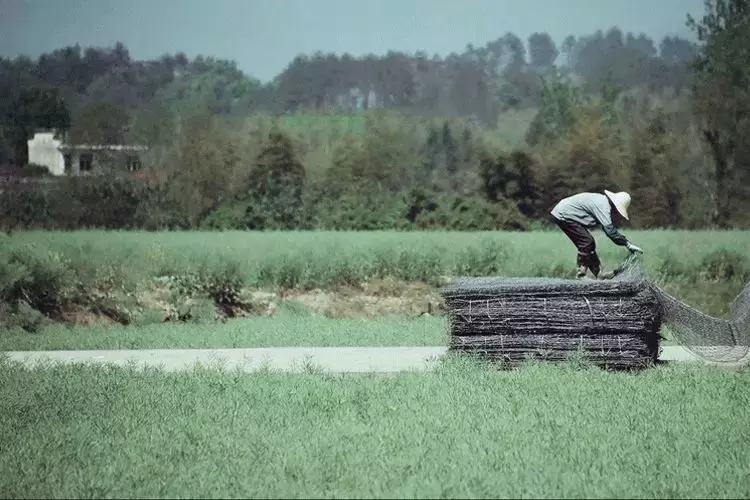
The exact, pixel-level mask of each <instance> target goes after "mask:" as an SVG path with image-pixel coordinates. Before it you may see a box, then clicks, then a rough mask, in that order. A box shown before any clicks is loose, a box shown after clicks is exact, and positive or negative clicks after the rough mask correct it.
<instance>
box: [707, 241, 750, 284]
mask: <svg viewBox="0 0 750 500" xmlns="http://www.w3.org/2000/svg"><path fill="white" fill-rule="evenodd" d="M700 268H701V274H702V275H703V277H704V278H706V279H709V280H716V281H728V280H731V279H740V280H742V281H747V280H748V278H750V272H748V270H747V258H746V257H745V256H744V255H741V254H739V253H737V252H733V251H730V250H727V249H725V248H720V249H718V250H714V251H712V252H711V253H709V254H708V255H706V256H705V257H703V259H702V261H701V266H700Z"/></svg>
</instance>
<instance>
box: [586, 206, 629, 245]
mask: <svg viewBox="0 0 750 500" xmlns="http://www.w3.org/2000/svg"><path fill="white" fill-rule="evenodd" d="M593 212H594V217H596V219H597V220H598V221H599V224H601V226H602V230H603V231H604V234H606V235H607V237H608V238H609V239H610V240H612V243H614V244H615V245H619V246H621V247H624V246H628V239H627V238H626V237H625V236H623V235H622V234H621V233H620V231H618V230H617V227H615V225H614V223H613V222H612V216H611V214H610V212H609V206H607V209H606V210H604V209H603V208H602V207H598V206H597V207H595V208H594V210H593Z"/></svg>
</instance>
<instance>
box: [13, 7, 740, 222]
mask: <svg viewBox="0 0 750 500" xmlns="http://www.w3.org/2000/svg"><path fill="white" fill-rule="evenodd" d="M686 18H687V23H688V25H689V26H690V27H692V28H693V31H694V32H695V34H696V40H697V41H696V42H692V41H689V40H686V39H683V38H679V37H673V36H668V37H665V38H663V39H662V40H659V41H656V40H653V39H651V38H649V37H648V36H646V35H645V34H643V33H637V34H636V33H624V32H623V31H622V30H620V29H619V28H617V27H611V28H609V29H607V30H600V31H597V32H596V33H593V34H589V35H586V36H580V37H574V36H569V37H567V38H566V39H565V40H564V41H563V43H562V44H561V45H559V46H558V45H556V44H555V42H554V41H553V40H552V38H551V37H550V36H549V35H548V34H546V33H534V34H532V35H531V36H529V37H528V39H527V40H522V39H520V38H519V37H518V36H516V35H514V34H513V33H506V34H504V35H502V36H500V37H499V38H497V39H496V40H493V41H490V42H488V43H486V44H485V45H484V46H482V47H475V46H472V45H468V46H467V47H466V48H465V49H464V50H463V51H461V52H456V53H452V54H450V55H449V56H447V57H445V58H442V57H438V56H430V55H429V54H427V53H420V52H418V53H414V54H407V53H404V52H398V51H395V50H394V51H389V52H388V53H386V54H381V55H369V56H367V57H361V58H357V57H352V56H350V55H348V54H343V55H341V54H324V53H321V52H315V53H313V54H309V55H299V56H297V57H296V58H295V59H294V60H293V61H291V62H290V63H289V64H288V65H287V66H286V68H285V69H284V70H283V71H282V72H281V73H280V74H279V75H278V76H277V77H276V78H274V79H273V80H272V81H270V82H268V83H267V84H261V82H259V81H258V80H257V79H255V78H253V77H252V76H250V75H246V74H245V73H243V72H242V71H240V70H239V69H238V68H237V65H236V63H235V62H233V61H228V60H221V59H214V58H211V57H202V56H199V57H196V58H194V59H193V60H190V59H188V58H187V57H185V55H184V54H174V55H164V56H163V57H161V58H159V59H157V60H151V61H136V60H133V59H132V58H131V57H130V54H129V53H128V50H127V48H126V47H125V46H124V45H123V44H121V43H117V44H116V45H115V46H114V47H108V48H101V47H99V48H97V47H88V48H82V47H79V46H73V47H63V48H60V49H58V50H55V51H53V52H52V53H49V54H44V55H42V56H40V57H39V58H38V59H36V60H34V59H31V58H28V57H23V56H21V57H17V58H15V59H7V58H6V59H0V108H1V109H0V164H5V165H11V166H12V165H15V166H16V168H19V169H21V170H23V169H24V168H26V170H27V171H28V172H31V171H32V170H33V169H30V168H27V167H25V166H26V165H27V163H28V160H27V156H26V140H27V139H29V138H30V137H31V136H32V135H33V132H34V130H37V129H40V128H54V129H57V130H61V131H64V132H65V134H66V135H67V140H68V141H70V142H85V143H139V144H147V145H149V146H150V147H151V151H150V152H149V157H148V158H147V161H145V162H144V165H145V167H144V168H145V169H146V170H148V171H150V174H149V176H147V177H148V179H149V180H148V182H142V183H138V182H135V181H134V180H133V179H127V178H125V179H121V178H120V176H117V175H112V176H106V177H107V179H108V180H101V179H99V180H95V179H90V180H88V181H86V184H82V181H78V180H64V181H60V182H56V183H53V184H54V186H51V187H47V188H44V189H37V190H34V191H33V192H29V191H28V190H24V191H23V193H22V192H21V190H20V189H16V190H15V191H16V193H15V194H13V195H12V196H9V195H8V192H9V191H10V190H8V189H6V190H5V196H3V197H0V204H2V205H3V206H4V207H5V208H3V207H0V220H2V221H4V222H3V224H4V225H6V226H13V227H83V226H87V227H90V226H97V227H146V228H153V229H157V228H162V227H174V228H194V227H215V228H250V229H278V228H343V229H378V228H403V229H409V228H438V227H439V228H452V229H481V228H486V229H494V228H508V229H528V228H529V227H533V226H534V225H535V224H536V221H539V223H543V222H542V221H543V220H544V214H545V213H547V211H548V209H549V206H550V204H552V203H554V201H555V200H556V199H558V198H559V197H560V196H563V195H565V194H570V193H572V192H573V191H576V190H582V189H589V190H593V189H601V188H603V187H611V188H622V189H631V190H633V194H634V204H635V207H639V208H635V209H634V213H639V212H640V213H641V215H640V216H636V217H635V220H634V221H633V223H634V224H636V225H638V226H641V227H710V226H711V227H712V226H720V227H728V226H733V227H740V226H742V227H744V225H745V224H746V223H748V220H749V219H750V217H748V216H747V215H744V214H745V213H747V210H746V209H745V208H746V207H748V205H747V202H746V201H743V200H746V199H747V196H746V194H747V193H745V191H744V189H745V187H746V186H748V182H747V181H748V179H749V177H748V175H747V171H748V169H749V167H748V163H750V162H748V159H749V158H750V153H749V152H748V151H747V150H748V146H747V145H748V144H750V140H747V139H748V135H749V134H748V133H747V132H748V120H749V118H748V116H750V112H749V111H750V105H749V103H750V98H748V88H750V85H749V83H750V79H749V78H748V75H749V74H750V56H748V49H747V47H749V46H750V35H748V33H750V28H748V27H749V26H750V23H749V22H748V19H750V7H748V5H747V2H746V1H743V0H711V1H709V2H707V4H706V12H705V15H704V17H702V18H700V19H692V18H689V17H688V16H686ZM683 21H684V20H683ZM676 22H680V20H679V19H676ZM139 178H140V177H139ZM97 183H99V184H102V183H109V184H108V185H106V186H104V185H98V184H97ZM118 183H119V184H118ZM115 184H116V185H115ZM45 185H46V184H45ZM95 185H96V186H95ZM61 190H63V191H61ZM71 190H72V191H71ZM56 197H57V198H56ZM71 197H72V198H76V197H78V198H76V199H79V209H78V211H77V212H75V213H74V214H73V215H71V214H70V213H67V212H66V213H67V215H65V216H64V217H63V216H62V215H59V213H60V210H59V207H58V206H57V205H56V203H57V202H56V201H55V200H56V199H71ZM102 197H104V198H106V199H117V200H119V201H118V203H122V206H121V207H120V208H118V210H117V212H116V214H110V215H106V214H104V213H101V212H100V213H97V214H96V216H94V215H92V214H91V213H90V212H92V210H91V206H92V203H99V201H101V200H102V199H104V198H102ZM97 200H99V201H97ZM109 205H111V206H114V205H117V203H114V204H113V203H109ZM145 205H148V206H149V207H150V208H149V209H148V210H146V209H143V208H139V207H141V206H145ZM20 207H27V209H24V210H26V212H27V213H25V214H21V211H22V209H21V208H20ZM28 207H36V208H28ZM39 207H42V208H39ZM69 211H70V210H68V212H69ZM3 214H4V215H3ZM29 214H36V215H29ZM61 217H63V218H64V220H62V219H61ZM92 217H93V218H92Z"/></svg>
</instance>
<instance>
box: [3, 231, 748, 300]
mask: <svg viewBox="0 0 750 500" xmlns="http://www.w3.org/2000/svg"><path fill="white" fill-rule="evenodd" d="M625 233H626V235H627V236H628V237H629V238H630V239H631V240H632V241H634V242H635V243H636V244H638V245H639V246H641V247H643V248H644V249H645V252H646V253H645V254H644V256H643V258H642V259H641V260H642V262H643V265H644V266H645V268H646V269H647V272H648V273H649V274H650V275H651V277H652V278H654V279H670V278H675V277H694V276H695V277H697V276H699V275H700V274H701V273H705V272H710V271H711V269H709V268H708V267H707V266H706V262H705V260H706V259H708V258H711V257H712V256H713V258H716V255H718V254H717V252H724V253H725V254H726V258H727V259H729V260H727V262H728V263H729V264H730V265H733V266H735V268H736V269H735V271H737V272H738V273H739V274H742V273H744V272H745V269H746V268H745V267H743V266H745V265H746V264H747V263H746V262H745V261H744V259H745V256H746V255H750V231H625ZM596 237H597V241H598V244H599V245H598V251H599V253H600V255H601V257H602V260H603V262H604V266H605V267H610V268H611V267H615V266H617V265H619V264H620V263H621V262H622V261H623V259H624V258H625V256H626V253H627V251H626V250H625V249H624V248H623V247H617V246H615V245H613V244H612V243H611V242H609V240H607V239H606V237H605V236H604V235H603V234H602V233H600V232H597V233H596ZM0 243H2V245H4V246H7V245H11V244H29V245H33V246H35V247H37V248H46V249H48V250H50V251H52V252H60V253H62V254H64V255H66V256H70V257H73V258H76V259H83V260H86V261H88V262H91V263H93V264H96V265H97V266H100V267H110V268H112V267H114V268H118V269H125V270H127V273H128V274H129V275H131V276H132V277H133V278H148V277H153V276H160V275H169V274H174V273H180V272H183V271H185V270H188V269H197V268H199V267H200V266H201V265H203V264H205V263H206V262H220V261H221V260H224V261H231V262H233V263H236V264H237V265H238V266H239V269H240V271H241V272H242V273H243V274H244V275H245V277H246V279H247V281H248V282H249V283H251V284H257V285H279V286H303V287H315V286H328V285H331V284H335V283H342V282H346V281H347V280H350V279H357V280H366V279H371V278H379V277H385V276H391V277H396V278H401V279H405V280H425V281H437V280H439V278H440V276H456V275H503V276H550V275H553V276H566V275H572V273H573V269H574V266H575V255H576V251H575V248H574V247H573V246H572V244H571V243H570V242H569V241H568V240H567V238H566V237H565V236H564V235H563V234H562V233H561V232H559V231H538V232H530V233H511V232H471V233H462V232H442V231H432V232H388V231H382V232H380V231H373V232H337V231H315V232H286V231H283V232H267V233H263V232H243V231H227V232H197V231H194V232H161V233H149V232H140V231H133V232H124V231H123V232H116V231H76V232H44V231H32V232H25V233H15V234H14V235H13V236H12V238H4V239H3V240H2V242H0ZM717 266H718V267H720V266H721V262H718V263H714V264H713V267H714V270H716V269H718V268H717ZM738 266H739V267H738ZM721 272H723V271H721ZM735 274H737V273H735ZM733 277H738V276H733Z"/></svg>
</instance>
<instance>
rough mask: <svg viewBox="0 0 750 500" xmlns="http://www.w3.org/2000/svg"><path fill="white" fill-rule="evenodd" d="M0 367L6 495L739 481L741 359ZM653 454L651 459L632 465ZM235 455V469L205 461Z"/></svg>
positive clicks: (666, 485) (632, 491) (538, 491)
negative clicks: (382, 366)
mask: <svg viewBox="0 0 750 500" xmlns="http://www.w3.org/2000/svg"><path fill="white" fill-rule="evenodd" d="M360 323H361V324H360ZM368 323H371V322H364V323H362V322H359V323H356V325H357V326H356V327H353V328H352V327H350V328H349V329H348V330H347V333H349V334H351V332H353V331H356V330H357V329H358V328H368V327H367V324H368ZM383 329H385V327H383ZM391 329H393V330H397V328H391ZM300 368H303V367H300ZM0 380H2V384H0V400H2V401H3V402H4V404H3V405H2V407H0V408H1V409H0V412H2V413H0V418H1V419H2V421H3V423H4V425H3V426H1V427H0V440H1V441H2V443H3V450H5V451H4V452H3V454H2V455H0V470H3V471H13V473H5V474H2V475H0V489H1V490H2V491H4V492H6V496H8V497H20V496H29V497H35V498H48V497H51V496H61V497H74V498H81V497H87V496H97V497H113V496H118V495H122V494H121V493H120V492H122V491H127V495H128V496H132V497H138V498H141V497H151V498H152V497H186V496H194V497H201V498H206V497H221V498H235V497H242V498H257V497H264V498H266V497H273V498H288V497H296V496H299V497H305V498H309V497H327V498H359V497H368V498H374V497H387V498H404V497H416V496H420V497H428V498H443V497H458V498H465V497H500V498H522V497H533V498H593V497H596V498H601V497H606V496H615V495H616V493H618V492H627V496H632V497H634V498H646V497H648V498H653V497H663V496H669V497H673V498H685V497H700V498H712V497H716V496H725V497H730V498H742V497H744V496H746V491H747V490H746V488H745V477H746V467H745V465H744V463H743V461H742V460H738V459H737V457H741V456H743V454H744V452H745V448H746V447H745V443H744V441H743V440H741V439H737V434H738V430H737V419H738V415H740V416H742V415H744V412H745V411H746V410H745V409H746V408H747V406H748V403H750V401H749V399H750V398H749V397H748V374H747V372H739V373H737V372H730V371H727V370H719V369H712V368H710V367H705V366H699V365H698V364H696V363H688V364H686V365H680V364H676V365H675V366H666V367H658V368H655V369H653V370H650V371H648V372H646V373H643V374H639V375H638V376H626V375H622V376H613V375H612V374H609V373H604V372H603V371H601V370H581V369H579V368H576V367H574V366H548V367H547V366H527V367H524V368H522V369H519V370H516V371H512V372H500V371H498V370H493V369H491V367H488V366H482V364H480V363H478V362H475V361H472V360H468V359H463V358H458V359H446V360H443V361H441V362H440V363H439V364H438V366H437V367H436V368H435V369H434V370H430V371H429V372H426V373H399V374H394V375H393V376H387V377H384V376H373V375H366V374H362V375H358V376H351V375H349V376H344V375H335V374H325V373H324V374H321V373H309V372H307V373H296V374H287V373H277V372H275V370H260V372H259V373H252V374H243V373H240V372H238V371H234V370H231V369H227V368H224V367H220V366H219V367H214V366H208V367H207V366H200V367H196V368H195V369H193V370H189V371H187V372H182V373H166V372H165V370H161V369H157V368H149V369H146V370H143V369H141V368H140V367H115V366H107V367H101V366H91V365H75V366H65V365H59V366H58V365H47V366H41V367H37V368H29V367H24V366H23V365H21V364H20V363H17V362H11V361H6V360H2V361H0ZM686 394H690V395H691V397H686V396H685V395H686ZM623 395H627V397H624V396H623ZM259 402H262V404H259ZM467 409H474V410H475V411H473V412H472V411H467ZM488 415H492V418H490V417H488ZM655 415H658V416H659V418H656V417H655ZM634 429H637V431H635V430H634ZM707 429H710V430H711V431H710V432H707ZM696 442H700V443H702V448H701V452H700V453H696V452H695V443H696ZM63 443H64V444H63ZM92 443H96V446H92ZM457 443H461V445H457ZM228 450H231V452H228ZM142 456H148V457H165V459H164V460H143V459H141V458H140V457H142ZM167 457H168V459H167ZM63 464H64V465H63ZM373 464H378V465H377V466H373ZM405 464H414V465H411V466H407V465H405ZM605 464H617V466H616V467H611V468H610V467H606V466H604V465H605ZM653 464H661V467H662V470H661V472H660V473H659V474H658V475H654V476H653V479H652V480H649V481H643V480H642V478H643V477H649V476H651V475H653ZM235 469H236V470H242V471H246V472H245V473H243V474H235V475H232V477H227V476H226V475H224V474H217V473H216V471H217V470H235ZM498 470H502V471H505V472H504V473H503V474H498V473H497V471H498ZM706 470H710V471H711V474H706V473H705V471H706ZM44 471H53V473H44ZM63 471H65V472H63ZM581 471H586V473H585V474H582V473H581ZM166 477H173V478H176V479H175V480H171V481H170V480H165V478H166ZM508 477H512V478H513V480H512V481H509V480H508ZM665 492H666V493H665ZM719 492H720V493H719ZM612 493H614V494H615V495H611V494H612Z"/></svg>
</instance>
